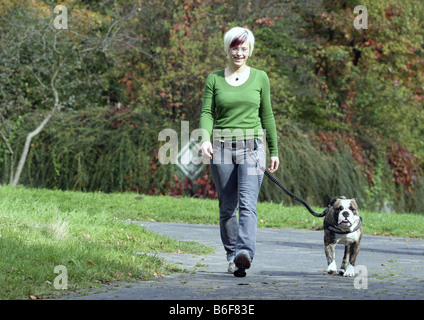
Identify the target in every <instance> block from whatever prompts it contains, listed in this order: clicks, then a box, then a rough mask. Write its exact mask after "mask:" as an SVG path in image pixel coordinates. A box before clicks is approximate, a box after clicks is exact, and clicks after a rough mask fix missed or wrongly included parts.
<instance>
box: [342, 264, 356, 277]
mask: <svg viewBox="0 0 424 320" xmlns="http://www.w3.org/2000/svg"><path fill="white" fill-rule="evenodd" d="M354 276H355V267H354V266H352V265H351V264H349V265H348V266H347V267H346V270H344V272H343V277H354Z"/></svg>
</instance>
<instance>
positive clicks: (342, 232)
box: [324, 217, 362, 234]
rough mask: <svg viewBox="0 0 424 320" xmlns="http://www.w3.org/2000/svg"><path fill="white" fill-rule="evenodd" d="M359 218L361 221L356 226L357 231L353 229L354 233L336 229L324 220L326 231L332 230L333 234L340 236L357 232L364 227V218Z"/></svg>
mask: <svg viewBox="0 0 424 320" xmlns="http://www.w3.org/2000/svg"><path fill="white" fill-rule="evenodd" d="M359 218H360V219H359V223H358V224H357V225H356V227H355V229H353V230H352V231H344V230H342V229H340V228H338V227H335V226H333V225H331V224H328V223H327V221H325V219H324V229H327V230H330V231H332V232H335V233H339V234H348V233H352V232H355V231H357V230H358V229H359V228H360V227H361V225H362V217H359Z"/></svg>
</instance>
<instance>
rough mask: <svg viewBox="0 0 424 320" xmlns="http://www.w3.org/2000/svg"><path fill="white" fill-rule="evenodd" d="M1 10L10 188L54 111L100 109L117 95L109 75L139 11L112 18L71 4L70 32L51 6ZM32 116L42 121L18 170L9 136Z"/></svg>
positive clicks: (1, 100) (1, 107)
mask: <svg viewBox="0 0 424 320" xmlns="http://www.w3.org/2000/svg"><path fill="white" fill-rule="evenodd" d="M1 9H2V10H3V11H4V12H1V13H2V14H1V15H0V36H1V39H2V41H1V44H0V46H1V53H0V60H1V61H2V62H3V63H2V66H1V67H0V68H1V70H0V74H1V76H0V87H1V90H0V122H1V124H2V132H1V138H2V139H3V141H4V142H5V144H6V146H7V149H8V152H9V154H10V163H9V166H10V170H9V183H10V184H12V185H17V184H18V183H19V179H20V176H21V173H22V169H23V167H24V164H25V161H26V158H27V155H28V151H29V149H30V147H31V141H32V139H33V138H34V136H36V135H38V134H39V133H40V132H41V131H42V130H43V128H44V127H45V126H46V125H47V123H48V122H49V120H50V119H51V118H52V117H53V116H54V114H55V113H56V112H58V111H61V110H62V109H64V110H65V111H67V112H70V111H73V110H75V109H77V108H78V107H79V106H81V104H83V103H85V104H89V103H90V102H91V103H92V104H93V105H98V104H99V101H101V100H102V99H101V95H102V94H104V93H105V92H107V91H108V90H109V91H112V92H113V88H112V90H110V89H111V88H110V87H107V86H108V85H109V83H108V79H109V78H110V77H111V75H110V73H108V72H105V70H107V69H108V65H109V66H110V65H111V64H112V60H113V52H114V49H115V48H116V45H117V44H120V40H121V39H120V38H119V35H120V32H121V30H125V27H124V26H123V25H125V22H126V21H127V20H129V19H130V18H131V17H132V16H133V14H134V12H135V9H134V8H131V9H130V10H128V11H127V12H124V14H123V15H122V16H119V17H110V16H103V15H101V14H97V13H92V12H89V11H88V10H86V9H85V8H84V7H78V6H75V5H72V6H69V8H67V12H68V13H72V27H71V28H69V29H58V28H57V26H55V25H54V23H53V22H54V19H55V18H56V14H55V13H54V12H53V7H49V6H47V5H45V4H43V3H39V2H35V4H33V5H32V6H28V5H27V3H26V2H25V1H16V2H15V3H13V4H12V5H11V6H10V7H7V8H1ZM89 15H91V17H90V19H87V16H89ZM108 100H109V101H110V97H109V99H108ZM34 112H36V113H42V114H44V117H43V119H42V120H41V121H40V123H39V125H38V126H37V127H36V128H35V129H34V130H33V131H31V132H29V133H28V134H27V136H26V140H25V143H24V146H23V149H22V151H21V152H22V153H21V157H20V159H19V162H18V165H17V167H16V171H14V170H13V167H14V161H13V160H14V159H13V155H14V151H13V148H12V147H11V146H10V144H9V141H8V138H7V136H11V135H13V134H14V132H13V130H15V129H16V128H14V127H15V126H16V124H17V123H19V121H22V119H25V116H26V115H28V114H29V113H34Z"/></svg>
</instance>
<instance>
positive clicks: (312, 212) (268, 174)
mask: <svg viewBox="0 0 424 320" xmlns="http://www.w3.org/2000/svg"><path fill="white" fill-rule="evenodd" d="M259 168H260V169H261V170H262V171H263V172H264V175H266V176H267V178H268V179H269V180H271V181H272V182H274V183H275V184H276V185H277V186H279V187H280V188H281V190H283V191H284V192H285V193H286V194H287V195H289V196H290V197H291V198H293V199H294V200H296V201H298V202H300V203H301V204H303V205H304V206H305V207H306V209H308V211H309V212H310V213H311V214H312V215H313V216H314V217H318V218H322V217H324V216H325V215H326V214H327V211H328V207H327V208H325V210H324V211H323V212H322V213H318V212H315V211H314V210H312V208H311V207H310V206H309V204H308V203H307V202H306V201H305V200H303V199H302V198H300V197H298V196H297V195H295V194H293V193H291V192H290V191H289V190H287V189H286V188H285V187H284V186H283V185H282V184H281V182H280V181H278V180H277V179H276V178H275V177H274V176H272V175H271V173H270V172H269V171H268V170H267V169H265V168H262V167H260V166H259Z"/></svg>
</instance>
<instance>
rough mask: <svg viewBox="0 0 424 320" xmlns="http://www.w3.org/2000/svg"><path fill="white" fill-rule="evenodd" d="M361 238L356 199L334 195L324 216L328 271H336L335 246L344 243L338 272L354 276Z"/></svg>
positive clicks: (360, 224)
mask: <svg viewBox="0 0 424 320" xmlns="http://www.w3.org/2000/svg"><path fill="white" fill-rule="evenodd" d="M361 238H362V219H361V217H360V216H359V212H358V205H357V203H356V199H346V197H336V198H334V199H332V200H331V202H330V204H329V206H328V209H327V213H326V215H325V218H324V244H325V255H326V257H327V263H328V268H327V271H328V273H330V274H332V273H336V272H337V266H336V262H335V247H336V244H337V243H341V244H344V245H345V251H344V257H343V262H342V265H341V268H340V271H339V273H340V274H341V275H343V276H344V277H354V276H355V261H356V257H357V255H358V253H359V247H360V243H361Z"/></svg>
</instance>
